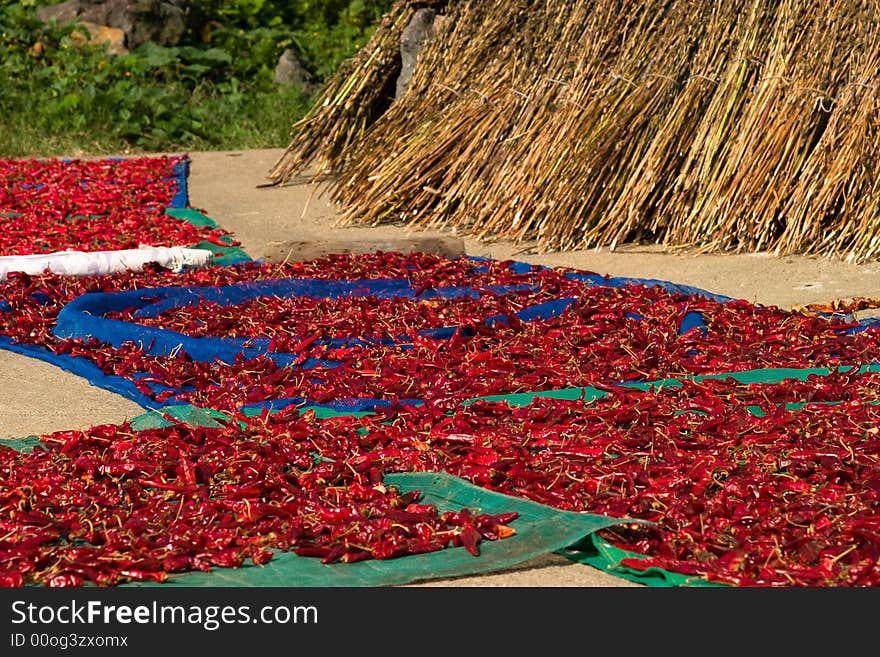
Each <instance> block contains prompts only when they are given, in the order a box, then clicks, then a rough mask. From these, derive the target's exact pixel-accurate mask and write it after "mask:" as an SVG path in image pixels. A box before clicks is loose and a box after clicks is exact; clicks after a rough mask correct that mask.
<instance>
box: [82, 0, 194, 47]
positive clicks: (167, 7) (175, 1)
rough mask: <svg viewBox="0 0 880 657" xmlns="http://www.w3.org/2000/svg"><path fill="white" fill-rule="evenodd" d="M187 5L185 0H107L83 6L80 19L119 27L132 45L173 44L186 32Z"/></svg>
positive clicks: (129, 44) (127, 41)
mask: <svg viewBox="0 0 880 657" xmlns="http://www.w3.org/2000/svg"><path fill="white" fill-rule="evenodd" d="M80 1H82V0H80ZM184 5H185V3H184V2H182V0H170V1H169V0H166V1H163V0H106V2H92V3H89V5H88V6H85V5H83V7H82V11H81V12H80V14H79V18H80V19H82V20H87V21H91V22H92V23H97V24H98V25H109V26H110V27H118V28H119V29H121V30H122V31H123V32H125V37H126V45H127V46H128V47H129V48H137V47H138V46H139V45H141V44H142V43H146V42H147V41H153V42H154V43H156V44H157V45H160V46H174V45H177V43H178V42H179V41H180V38H181V37H182V36H183V35H184V33H185V32H186V27H187V24H186V12H185V10H184Z"/></svg>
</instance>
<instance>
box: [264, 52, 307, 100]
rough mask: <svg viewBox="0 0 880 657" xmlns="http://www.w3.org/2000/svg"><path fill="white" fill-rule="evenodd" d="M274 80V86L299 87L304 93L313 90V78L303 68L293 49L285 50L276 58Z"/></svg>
mask: <svg viewBox="0 0 880 657" xmlns="http://www.w3.org/2000/svg"><path fill="white" fill-rule="evenodd" d="M274 80H275V84H280V85H297V86H300V87H302V89H303V90H304V91H305V92H306V93H310V92H311V91H313V90H314V88H315V78H314V76H313V75H312V74H311V73H309V71H308V70H307V69H306V67H305V66H303V64H302V62H301V61H300V58H299V56H298V55H297V53H296V50H295V49H293V48H287V49H286V50H285V51H284V52H283V53H281V56H280V57H279V58H278V64H277V65H276V66H275V77H274Z"/></svg>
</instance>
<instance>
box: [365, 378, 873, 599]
mask: <svg viewBox="0 0 880 657" xmlns="http://www.w3.org/2000/svg"><path fill="white" fill-rule="evenodd" d="M878 380H880V376H878V374H877V373H865V374H854V373H853V374H850V373H836V374H833V375H832V376H830V377H827V378H821V379H816V380H812V381H807V382H800V383H797V384H793V385H789V382H783V383H781V384H774V385H770V384H751V385H742V384H738V383H736V382H735V381H733V380H732V379H717V380H705V381H702V382H700V383H695V382H692V381H682V385H681V386H667V387H663V388H661V389H657V390H648V391H643V390H636V389H633V388H629V389H627V388H624V387H613V386H612V387H608V388H607V394H606V396H605V397H604V398H602V399H599V400H597V401H593V402H591V403H584V402H583V401H581V400H562V399H549V398H543V399H536V400H535V401H534V402H533V403H532V404H531V405H529V406H524V407H519V408H512V407H510V406H508V404H507V403H505V402H488V401H480V402H475V403H473V404H471V405H468V406H464V407H460V408H459V409H457V410H456V411H454V412H452V413H444V412H443V411H441V410H440V409H437V408H436V407H435V406H433V405H431V404H426V405H424V406H421V407H414V406H402V407H399V408H397V409H394V410H392V411H380V412H379V413H380V414H379V415H378V416H376V417H375V418H373V421H372V422H371V423H370V426H369V431H368V433H367V437H366V438H365V439H364V440H362V441H361V443H360V445H359V447H360V448H361V449H363V450H368V451H367V453H369V454H372V455H374V457H375V458H376V459H377V460H378V461H379V462H381V463H382V464H383V467H384V468H386V469H387V470H390V471H412V470H441V469H442V470H446V471H447V472H450V473H452V474H455V475H458V476H461V477H463V478H465V479H468V480H470V481H472V482H474V483H476V484H479V485H481V486H484V487H486V488H490V489H493V490H497V491H501V492H504V493H507V494H511V495H516V496H521V497H526V498H529V499H532V500H535V501H537V502H541V503H544V504H548V505H551V506H554V507H557V508H560V509H566V510H571V511H584V512H590V513H597V514H603V515H609V516H614V517H621V518H622V517H628V518H639V519H641V520H647V521H651V522H653V523H656V525H653V526H652V525H637V524H631V523H628V524H625V525H619V526H615V527H612V528H610V529H606V530H602V531H601V532H600V535H601V536H602V537H603V538H605V539H607V540H609V541H610V542H611V543H612V544H614V545H616V546H617V547H619V548H622V549H625V550H629V551H632V552H635V553H638V554H639V555H641V556H640V557H632V558H627V559H624V560H623V561H622V565H624V566H627V567H629V568H631V569H634V570H639V571H644V570H648V569H650V568H661V569H664V570H667V571H671V572H675V573H681V574H685V575H691V576H695V577H700V578H704V579H705V580H707V581H710V582H718V583H725V584H731V585H738V586H834V587H837V586H878V585H880V405H878V401H880V395H878V393H877V392H876V391H877V383H878ZM810 384H813V385H814V386H816V387H817V388H819V389H820V392H818V393H816V394H815V395H814V396H813V401H812V402H810V403H807V404H805V405H802V404H801V403H798V404H797V405H796V407H790V406H787V400H799V401H802V400H801V395H800V394H795V392H796V391H797V390H798V389H801V390H804V389H807V388H808V386H809V385H810ZM854 391H859V392H854ZM862 391H864V392H866V393H868V396H869V398H870V399H871V402H867V401H865V400H864V399H862V398H861V394H860V393H861V392H862ZM810 392H811V393H812V390H810ZM831 400H834V403H830V402H831Z"/></svg>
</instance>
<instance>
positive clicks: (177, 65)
mask: <svg viewBox="0 0 880 657" xmlns="http://www.w3.org/2000/svg"><path fill="white" fill-rule="evenodd" d="M38 4H43V5H45V4H52V3H50V2H35V1H34V0H31V2H12V1H11V0H0V122H2V124H3V125H4V126H8V129H6V130H4V131H0V156H4V157H15V156H50V155H57V154H71V153H77V152H91V153H111V152H145V151H175V150H211V149H238V148H267V147H282V146H285V145H286V144H287V141H288V139H289V132H290V126H291V125H292V124H293V122H295V121H296V120H297V119H298V118H300V117H301V116H302V115H303V114H304V113H305V111H306V109H307V108H308V106H309V101H310V98H309V97H308V95H307V91H306V90H304V89H301V88H297V87H290V86H280V85H276V84H275V83H274V82H273V73H274V67H275V64H276V62H277V60H278V57H279V55H280V54H281V52H283V50H284V49H285V48H287V47H295V48H296V49H297V50H298V51H299V52H300V54H301V56H302V58H303V60H304V62H305V64H306V66H307V67H308V68H309V69H311V71H312V72H313V73H314V74H315V76H316V78H317V79H318V81H319V82H320V81H322V80H324V79H326V78H327V76H329V75H331V74H332V73H333V71H335V70H336V68H337V67H338V66H339V65H340V64H341V63H342V61H344V59H346V58H347V57H351V56H352V55H353V54H354V53H355V52H356V50H357V48H359V47H360V46H361V45H362V44H363V43H365V42H366V40H367V39H368V38H369V36H370V34H371V33H372V29H373V26H374V25H375V23H376V21H377V20H378V19H379V18H381V16H382V14H383V13H384V12H385V11H387V9H388V8H389V7H390V0H384V1H381V0H377V1H366V0H351V1H347V0H336V1H334V0H330V1H327V2H309V1H308V0H299V1H295V2H277V3H276V2H267V1H265V0H216V1H212V0H197V1H196V2H193V3H192V6H193V10H194V11H199V12H201V13H202V17H203V19H204V24H205V25H206V26H207V27H206V28H205V29H202V30H199V31H198V33H195V32H193V33H188V34H186V35H185V36H184V39H183V40H182V41H181V43H180V44H178V45H177V46H174V47H161V46H158V45H157V44H155V43H151V42H147V43H145V44H143V45H141V46H139V47H138V48H136V49H134V50H132V51H131V52H130V53H128V54H125V55H120V56H111V55H108V54H107V53H106V51H105V49H104V47H103V46H100V45H89V44H88V43H87V42H86V41H87V38H88V32H87V31H86V30H85V28H83V27H82V26H73V25H56V24H54V23H52V24H49V25H43V24H42V23H41V22H40V20H39V19H38V18H37V14H36V6H37V5H38ZM77 33H79V34H77Z"/></svg>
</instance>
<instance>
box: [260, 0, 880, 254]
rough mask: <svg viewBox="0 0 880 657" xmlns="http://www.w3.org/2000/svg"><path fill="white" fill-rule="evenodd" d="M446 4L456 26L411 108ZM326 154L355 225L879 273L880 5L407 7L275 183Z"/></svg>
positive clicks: (432, 56) (306, 127)
mask: <svg viewBox="0 0 880 657" xmlns="http://www.w3.org/2000/svg"><path fill="white" fill-rule="evenodd" d="M425 5H433V6H434V7H435V8H437V9H438V10H440V11H443V12H445V14H446V20H444V21H443V22H442V24H441V26H440V29H439V30H438V31H437V33H436V34H435V36H434V38H433V39H432V40H431V41H430V42H429V43H428V45H427V46H426V47H425V49H424V50H423V51H422V52H421V54H420V56H419V63H418V66H417V67H416V70H415V74H414V76H413V78H412V81H411V83H410V86H409V87H408V89H407V93H406V94H405V95H404V96H403V97H402V98H400V99H399V100H397V101H395V102H393V103H390V106H389V99H388V98H389V92H388V87H389V84H393V80H394V76H395V75H396V69H395V66H397V67H399V60H398V59H396V56H397V48H398V40H399V36H400V31H401V30H402V29H403V26H404V25H406V23H407V22H408V20H409V18H410V17H411V16H412V13H413V11H414V9H415V7H417V6H425ZM386 108H387V109H386ZM315 163H317V171H318V173H320V174H323V173H332V174H334V178H333V183H332V196H333V200H334V201H336V202H338V203H339V204H340V205H341V206H342V208H343V216H342V221H343V222H351V223H366V224H375V223H378V222H383V221H404V222H406V223H407V224H409V225H412V226H414V227H422V228H452V227H455V228H457V229H458V230H459V231H460V232H464V233H469V234H471V235H474V236H477V237H479V238H482V239H490V238H508V239H513V240H517V241H521V240H536V243H537V245H538V248H540V249H543V250H553V249H570V248H587V247H594V246H608V247H611V248H614V247H615V246H616V245H618V244H622V243H624V242H627V241H634V240H635V241H643V242H644V241H654V242H657V243H660V244H663V245H665V246H666V247H668V248H687V249H690V250H696V251H756V250H769V251H773V252H776V253H778V254H789V253H806V254H821V255H826V256H832V257H846V258H849V259H851V260H856V261H864V260H867V259H870V258H873V257H874V256H877V255H878V254H880V2H877V1H871V0H831V1H830V2H823V3H816V2H806V1H805V0H779V1H777V2H768V1H756V0H746V1H745V2H744V1H743V0H736V1H733V0H666V1H665V2H664V1H660V2H657V1H645V0H594V1H592V2H590V1H581V0H540V1H539V0H479V1H468V0H449V1H448V2H445V3H441V2H435V3H429V2H420V3H415V2H399V3H397V4H396V5H395V7H394V8H393V9H392V11H391V12H390V13H389V14H388V15H387V16H386V18H385V21H384V23H383V25H382V26H381V27H380V28H379V30H378V31H377V32H376V33H375V35H374V37H373V39H372V40H371V42H370V43H368V44H367V46H365V47H364V49H363V50H362V51H361V52H360V53H359V55H358V57H357V58H355V59H354V60H353V61H352V62H351V64H350V65H349V66H348V67H347V68H345V69H344V70H342V71H340V73H339V74H338V75H337V76H336V77H335V78H334V79H333V80H331V82H330V83H329V85H328V86H327V88H326V90H325V91H324V95H323V97H322V98H321V99H319V101H318V103H317V105H316V106H315V108H313V110H312V112H311V113H310V115H309V116H307V117H306V119H304V120H303V121H302V122H301V123H299V124H297V125H295V126H294V136H293V140H292V142H291V144H290V146H289V148H288V150H287V152H286V153H285V154H284V156H283V157H282V158H281V159H280V160H279V162H278V163H277V164H276V166H275V168H274V170H273V171H272V172H271V173H270V175H269V177H270V178H271V179H273V180H274V181H275V182H284V181H286V180H288V179H290V178H291V177H292V176H293V175H295V174H297V173H299V172H301V171H302V170H303V169H304V167H305V166H306V165H308V164H315Z"/></svg>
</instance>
